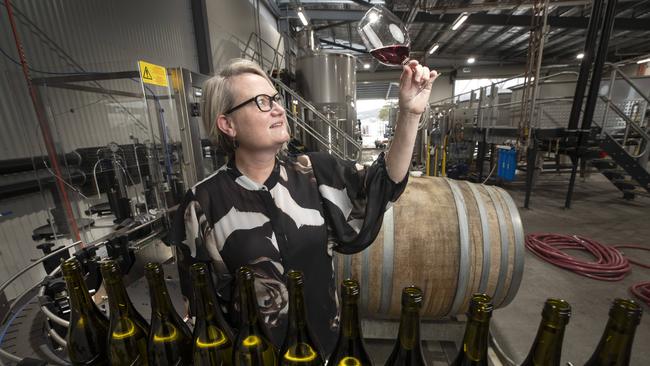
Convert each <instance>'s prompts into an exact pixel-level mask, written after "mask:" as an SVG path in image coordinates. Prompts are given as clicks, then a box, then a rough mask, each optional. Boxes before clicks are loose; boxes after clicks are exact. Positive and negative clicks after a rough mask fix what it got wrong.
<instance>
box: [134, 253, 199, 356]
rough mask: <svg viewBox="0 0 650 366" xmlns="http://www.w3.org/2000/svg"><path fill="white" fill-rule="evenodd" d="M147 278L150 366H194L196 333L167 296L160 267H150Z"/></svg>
mask: <svg viewBox="0 0 650 366" xmlns="http://www.w3.org/2000/svg"><path fill="white" fill-rule="evenodd" d="M144 274H145V277H146V278H147V282H148V283H149V295H150V297H151V329H150V331H149V342H148V347H147V349H148V350H149V352H148V355H149V364H150V365H152V366H153V365H156V366H166V365H170V366H173V365H191V364H192V333H191V332H190V329H189V328H188V327H187V324H185V322H184V321H183V319H181V317H180V316H179V315H178V313H177V312H176V310H175V309H174V305H172V301H171V299H170V298H169V293H168V292H167V285H165V274H164V272H163V269H162V266H161V265H160V263H147V264H146V265H145V266H144Z"/></svg>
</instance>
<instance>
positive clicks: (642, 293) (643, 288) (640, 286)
mask: <svg viewBox="0 0 650 366" xmlns="http://www.w3.org/2000/svg"><path fill="white" fill-rule="evenodd" d="M614 248H617V249H618V248H628V249H638V250H647V251H650V248H648V247H643V246H640V245H614ZM626 257H627V256H626ZM628 261H630V263H633V264H636V265H637V266H639V267H643V268H648V269H650V265H647V264H645V263H641V262H637V261H634V260H632V259H629V258H628ZM630 292H631V293H632V294H634V296H636V297H638V298H639V300H641V301H643V302H645V303H646V304H648V306H650V281H646V282H639V283H636V284H634V285H632V286H630Z"/></svg>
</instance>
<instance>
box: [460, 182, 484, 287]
mask: <svg viewBox="0 0 650 366" xmlns="http://www.w3.org/2000/svg"><path fill="white" fill-rule="evenodd" d="M465 183H466V184H467V186H468V187H469V189H470V190H471V191H472V194H473V195H474V199H475V200H476V205H477V206H478V213H479V216H480V218H481V232H482V233H483V264H482V267H481V282H480V283H479V286H478V292H480V293H485V291H486V290H487V286H488V279H489V277H490V225H489V223H488V217H487V212H486V211H485V204H484V202H483V199H482V198H481V194H480V193H479V191H478V189H477V188H476V184H474V183H470V182H467V181H465Z"/></svg>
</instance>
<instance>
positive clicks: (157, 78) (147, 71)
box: [138, 61, 168, 86]
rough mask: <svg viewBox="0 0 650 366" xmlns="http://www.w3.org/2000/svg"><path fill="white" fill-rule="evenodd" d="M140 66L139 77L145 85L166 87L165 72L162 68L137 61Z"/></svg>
mask: <svg viewBox="0 0 650 366" xmlns="http://www.w3.org/2000/svg"><path fill="white" fill-rule="evenodd" d="M138 65H139V66H140V76H141V77H142V81H144V82H145V83H147V84H153V85H159V86H167V85H168V84H167V70H165V68H164V67H162V66H158V65H154V64H150V63H148V62H144V61H138Z"/></svg>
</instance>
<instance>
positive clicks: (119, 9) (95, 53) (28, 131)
mask: <svg viewBox="0 0 650 366" xmlns="http://www.w3.org/2000/svg"><path fill="white" fill-rule="evenodd" d="M13 4H14V6H15V13H16V14H15V15H16V18H17V22H18V32H19V34H20V36H21V38H22V41H23V44H24V48H25V52H26V55H27V58H28V61H29V63H30V67H32V68H33V69H39V70H46V71H51V72H79V71H81V68H83V69H84V70H86V71H98V72H107V71H127V70H136V69H137V68H136V67H137V66H136V62H137V60H147V61H150V62H153V63H156V64H160V65H165V66H169V67H175V66H181V67H184V68H188V69H191V70H197V69H198V60H197V52H196V43H195V39H194V33H193V24H192V17H191V9H190V2H189V1H178V0H138V1H127V0H111V1H106V0H48V1H41V0H23V1H14V2H13ZM0 13H2V14H1V16H0V47H1V48H2V51H4V52H5V53H7V54H9V55H10V56H11V57H12V58H14V59H15V60H17V59H18V55H17V52H16V47H15V44H14V41H13V38H12V34H11V30H10V26H9V21H8V18H7V15H6V12H5V8H4V7H2V8H0ZM80 67H81V68H80ZM0 71H1V72H0V126H2V127H1V128H2V129H1V132H0V160H4V159H12V158H19V157H27V156H33V155H44V154H45V149H44V148H43V147H42V146H41V145H42V139H41V136H40V131H39V130H38V128H37V123H36V119H35V115H34V112H33V107H32V105H31V101H30V99H29V96H28V93H27V89H26V87H25V81H24V79H23V76H22V74H21V70H20V67H19V66H17V65H15V64H14V63H12V61H10V60H8V59H7V57H5V56H3V55H0ZM32 76H33V77H43V76H46V75H44V74H39V73H36V72H34V73H33V74H32ZM49 76H52V75H49ZM100 83H101V85H102V87H104V88H110V89H119V90H126V91H135V92H141V90H140V85H139V84H138V83H136V82H132V81H129V80H123V81H111V82H100ZM86 85H89V84H86ZM44 95H45V96H46V98H47V100H48V102H49V108H48V111H47V112H48V114H49V115H50V117H51V119H53V120H54V125H55V127H56V128H55V130H54V133H55V140H56V141H57V142H58V145H59V148H60V149H61V150H63V151H66V152H69V151H72V150H73V149H75V148H78V147H87V146H102V145H105V144H107V143H108V142H110V141H115V142H118V143H128V142H130V140H129V136H130V135H131V134H133V135H135V136H136V137H138V138H139V139H140V141H145V140H147V139H151V132H150V131H149V130H148V125H149V124H148V122H147V120H146V118H145V114H146V113H147V110H146V107H144V105H143V103H142V100H138V99H137V98H128V97H116V98H115V99H111V98H108V97H106V96H105V95H102V94H98V93H86V92H79V91H69V90H62V89H53V88H48V89H47V90H46V91H44ZM149 104H151V103H149ZM124 109H128V110H129V111H130V112H131V113H132V114H133V115H134V116H136V118H137V119H139V120H141V122H143V124H144V125H145V128H140V127H138V122H136V121H135V118H134V117H133V116H130V115H128V114H127V113H125V112H124ZM167 114H168V116H169V117H170V118H171V116H172V115H173V109H169V108H168V109H167ZM48 200H49V198H48ZM46 207H51V202H47V201H44V200H43V198H42V197H41V195H40V194H37V195H26V196H20V197H17V198H15V199H11V200H2V201H0V212H7V211H11V212H12V213H11V214H10V215H9V216H6V217H0V283H1V282H3V281H5V280H6V279H7V278H8V276H9V275H10V274H12V273H15V272H16V271H18V270H19V269H21V268H24V267H25V266H26V265H28V264H29V263H31V262H30V259H32V258H39V257H41V256H42V254H41V253H40V251H39V250H37V249H35V245H36V244H37V243H35V242H34V241H32V239H31V233H32V230H33V229H34V228H36V227H37V226H40V225H44V224H45V223H46V220H47V218H48V213H47V210H46V209H45V208H46ZM42 275H43V270H42V269H41V267H40V266H39V267H37V269H34V270H33V271H31V272H30V273H29V275H28V276H25V277H23V278H22V279H20V280H19V281H18V282H16V284H15V285H14V286H12V287H11V288H9V289H8V291H7V297H8V298H12V297H13V296H16V295H17V294H18V293H19V292H21V291H22V290H23V289H24V288H26V287H27V286H29V285H30V284H32V283H34V281H36V280H38V279H40V278H42Z"/></svg>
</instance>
